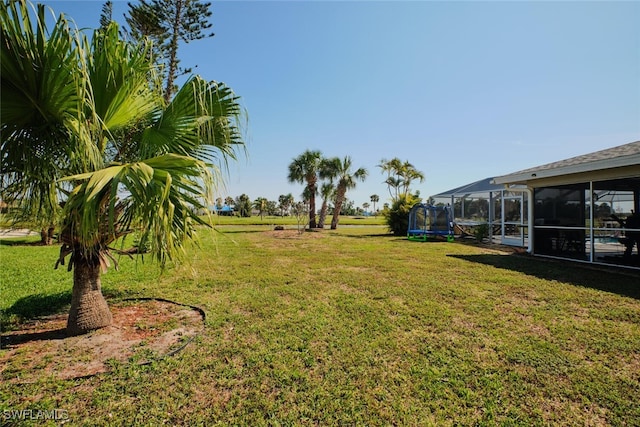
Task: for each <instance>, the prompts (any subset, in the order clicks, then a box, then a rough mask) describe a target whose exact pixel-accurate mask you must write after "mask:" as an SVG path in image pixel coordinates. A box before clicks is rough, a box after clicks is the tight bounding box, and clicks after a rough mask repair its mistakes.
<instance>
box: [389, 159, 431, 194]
mask: <svg viewBox="0 0 640 427" xmlns="http://www.w3.org/2000/svg"><path fill="white" fill-rule="evenodd" d="M378 167H379V168H380V169H381V170H382V173H386V174H387V179H385V181H384V182H385V184H387V187H388V189H389V194H390V195H391V198H392V199H393V200H394V201H395V200H398V198H400V196H406V195H407V194H409V187H410V186H411V183H412V182H413V181H415V180H419V181H420V182H423V181H424V174H423V173H422V172H420V171H419V170H417V169H416V168H415V166H414V165H412V164H411V163H409V161H405V162H403V161H401V160H400V159H399V158H397V157H394V158H393V159H391V160H385V159H382V160H381V161H380V164H379V165H378ZM392 189H393V192H392V191H391V190H392Z"/></svg>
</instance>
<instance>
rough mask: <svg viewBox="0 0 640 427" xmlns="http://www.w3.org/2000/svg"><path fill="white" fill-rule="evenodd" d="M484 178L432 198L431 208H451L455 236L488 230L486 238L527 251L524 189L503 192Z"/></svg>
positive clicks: (527, 204)
mask: <svg viewBox="0 0 640 427" xmlns="http://www.w3.org/2000/svg"><path fill="white" fill-rule="evenodd" d="M492 181H493V178H485V179H481V180H479V181H476V182H472V183H471V184H467V185H463V186H461V187H457V188H453V189H451V190H448V191H444V192H442V193H439V194H436V195H434V196H432V197H431V198H432V199H433V202H434V203H435V204H442V205H450V206H452V211H453V217H454V223H455V230H456V233H457V234H458V235H475V231H476V230H477V229H478V227H486V226H488V234H489V236H488V238H489V239H490V240H491V241H492V242H496V243H501V244H505V245H513V246H521V247H527V246H528V242H529V238H528V227H529V224H528V218H529V217H530V212H529V206H530V203H529V195H530V192H529V191H528V190H527V188H526V187H524V186H519V187H518V186H513V187H511V188H508V189H507V188H505V186H504V185H499V184H494V183H493V182H492Z"/></svg>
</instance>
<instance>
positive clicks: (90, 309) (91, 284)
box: [67, 254, 113, 336]
mask: <svg viewBox="0 0 640 427" xmlns="http://www.w3.org/2000/svg"><path fill="white" fill-rule="evenodd" d="M72 256H73V257H75V258H74V265H73V294H72V296H71V309H70V310H69V319H68V320H67V335H70V336H73V335H82V334H86V333H87V332H90V331H93V330H95V329H100V328H104V327H105V326H109V325H111V323H112V321H113V318H112V317H111V311H109V306H108V305H107V302H106V301H105V299H104V297H103V296H102V289H101V281H100V263H99V262H98V260H97V259H87V258H86V257H83V256H80V255H77V254H73V255H72Z"/></svg>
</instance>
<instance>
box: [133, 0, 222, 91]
mask: <svg viewBox="0 0 640 427" xmlns="http://www.w3.org/2000/svg"><path fill="white" fill-rule="evenodd" d="M128 5H129V16H126V21H127V24H128V25H129V28H130V33H131V36H132V37H134V38H142V37H148V38H150V39H151V40H153V42H154V45H155V47H154V53H155V54H156V55H157V57H158V62H161V63H163V65H164V72H165V80H164V81H165V89H164V97H165V100H166V101H169V99H171V96H172V95H173V93H174V92H175V80H176V78H177V77H178V75H179V74H187V73H190V72H191V68H186V69H180V68H179V67H178V64H179V63H180V60H179V59H178V48H179V44H180V42H183V43H190V42H192V41H194V40H200V39H203V38H207V37H213V35H214V34H213V33H212V32H208V30H209V29H210V28H211V27H212V26H213V24H211V23H210V22H209V18H210V17H211V15H212V12H211V11H210V7H211V3H210V2H201V1H199V0H149V1H147V0H140V2H138V3H136V4H133V3H128Z"/></svg>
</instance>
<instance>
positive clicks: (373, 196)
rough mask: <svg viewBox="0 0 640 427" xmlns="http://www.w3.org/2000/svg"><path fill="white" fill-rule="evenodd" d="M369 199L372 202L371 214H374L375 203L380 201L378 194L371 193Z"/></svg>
mask: <svg viewBox="0 0 640 427" xmlns="http://www.w3.org/2000/svg"><path fill="white" fill-rule="evenodd" d="M370 199H371V203H373V214H374V215H376V203H378V202H379V201H380V196H378V195H377V194H372V195H371V196H370Z"/></svg>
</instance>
